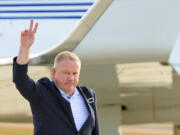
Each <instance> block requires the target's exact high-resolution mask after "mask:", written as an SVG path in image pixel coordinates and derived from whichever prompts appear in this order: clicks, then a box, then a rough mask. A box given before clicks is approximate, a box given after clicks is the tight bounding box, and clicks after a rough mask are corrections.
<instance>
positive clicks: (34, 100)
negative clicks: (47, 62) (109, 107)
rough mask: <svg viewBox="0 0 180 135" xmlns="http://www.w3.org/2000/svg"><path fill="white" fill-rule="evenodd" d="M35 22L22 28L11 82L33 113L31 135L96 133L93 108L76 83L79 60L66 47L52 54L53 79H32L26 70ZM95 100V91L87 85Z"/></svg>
mask: <svg viewBox="0 0 180 135" xmlns="http://www.w3.org/2000/svg"><path fill="white" fill-rule="evenodd" d="M37 27H38V23H36V24H35V27H34V28H33V20H31V22H30V27H29V29H26V30H24V31H23V32H21V42H20V49H19V54H18V57H16V58H14V63H13V82H14V83H15V85H16V88H17V89H18V90H19V92H20V93H21V94H22V95H23V96H24V97H25V98H26V99H27V100H28V101H29V103H30V106H31V111H32V114H33V124H34V135H99V127H98V119H97V113H96V108H93V107H91V105H90V104H89V102H88V99H87V97H86V96H85V94H84V93H83V91H82V89H81V87H79V86H78V82H79V75H80V68H81V61H80V59H79V58H78V57H77V56H76V55H75V54H73V53H71V52H68V51H65V52H61V53H59V54H58V55H57V56H56V57H55V61H54V67H53V68H52V77H53V81H50V80H49V79H48V78H45V77H44V78H41V79H40V80H38V81H37V82H35V81H33V80H32V79H31V78H30V77H29V76H28V74H27V72H28V59H29V53H30V47H31V46H32V44H33V42H34V39H35V33H36V31H37ZM87 90H88V92H89V93H90V94H91V95H92V97H93V99H94V101H95V94H94V92H93V91H92V90H91V89H87Z"/></svg>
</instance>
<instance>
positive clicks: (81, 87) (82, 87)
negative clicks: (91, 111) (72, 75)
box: [78, 86, 95, 95]
mask: <svg viewBox="0 0 180 135" xmlns="http://www.w3.org/2000/svg"><path fill="white" fill-rule="evenodd" d="M78 87H79V88H80V89H81V90H82V89H86V90H87V91H88V92H89V93H91V95H94V94H95V92H94V90H93V89H91V88H89V87H87V86H78Z"/></svg>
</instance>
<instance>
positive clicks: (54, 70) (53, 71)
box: [51, 67, 56, 79]
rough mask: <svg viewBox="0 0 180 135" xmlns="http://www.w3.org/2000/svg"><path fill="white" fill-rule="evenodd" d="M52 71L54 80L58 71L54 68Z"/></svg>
mask: <svg viewBox="0 0 180 135" xmlns="http://www.w3.org/2000/svg"><path fill="white" fill-rule="evenodd" d="M51 71H52V78H53V79H54V77H55V73H56V69H55V68H54V67H53V68H52V70H51Z"/></svg>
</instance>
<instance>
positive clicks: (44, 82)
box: [37, 77, 52, 86]
mask: <svg viewBox="0 0 180 135" xmlns="http://www.w3.org/2000/svg"><path fill="white" fill-rule="evenodd" d="M37 83H39V84H41V85H44V86H50V84H52V81H51V80H50V79H49V78H48V77H42V78H40V79H39V80H38V81H37Z"/></svg>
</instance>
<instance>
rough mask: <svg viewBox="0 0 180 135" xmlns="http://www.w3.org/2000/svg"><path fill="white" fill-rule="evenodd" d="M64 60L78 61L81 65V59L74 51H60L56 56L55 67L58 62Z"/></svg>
mask: <svg viewBox="0 0 180 135" xmlns="http://www.w3.org/2000/svg"><path fill="white" fill-rule="evenodd" d="M63 60H73V61H77V62H79V63H80V66H81V60H80V58H79V57H78V56H77V55H76V54H75V53H72V52H69V51H63V52H60V53H58V54H57V55H56V57H55V59H54V68H56V67H57V64H58V63H60V62H61V61H63Z"/></svg>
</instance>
